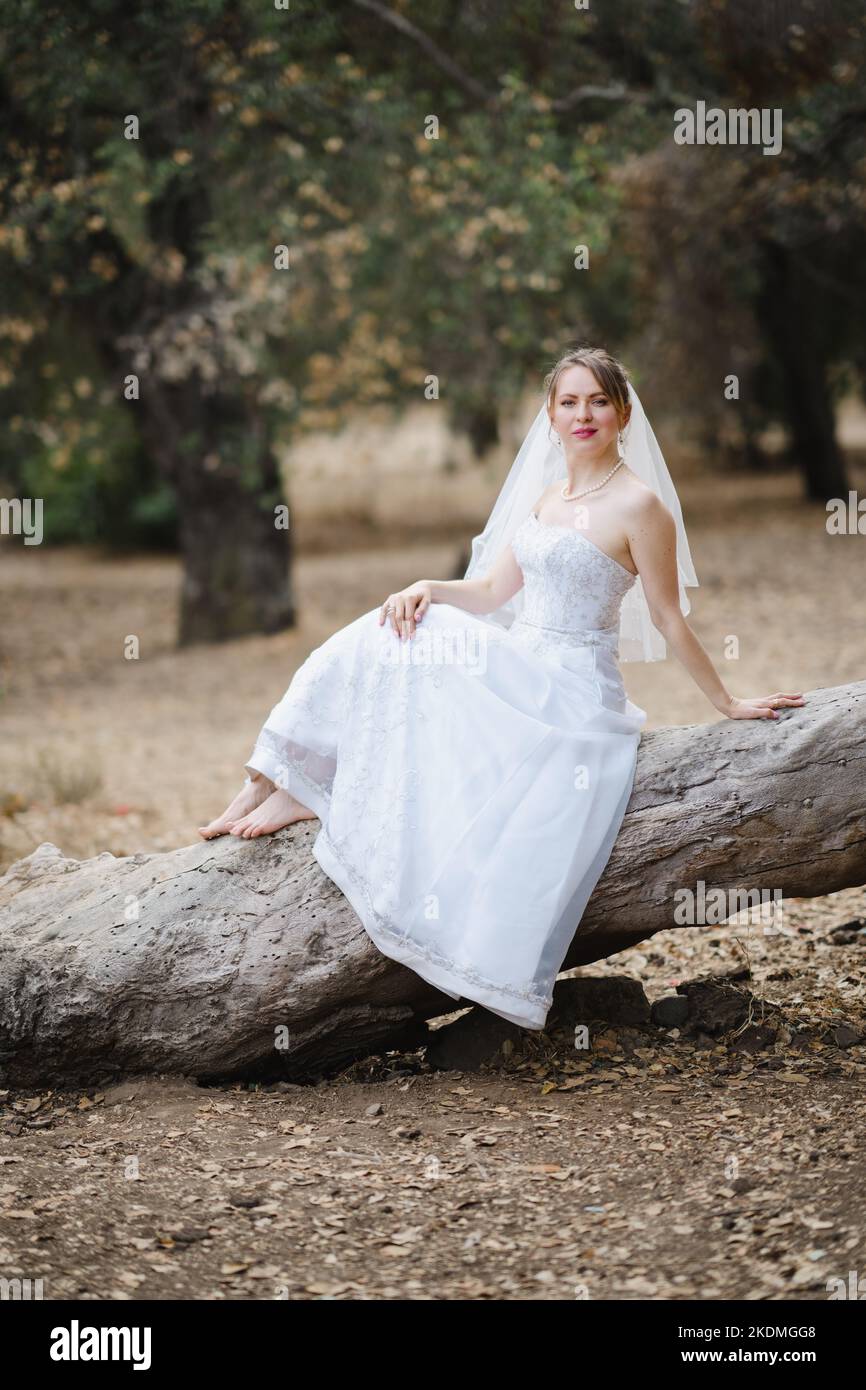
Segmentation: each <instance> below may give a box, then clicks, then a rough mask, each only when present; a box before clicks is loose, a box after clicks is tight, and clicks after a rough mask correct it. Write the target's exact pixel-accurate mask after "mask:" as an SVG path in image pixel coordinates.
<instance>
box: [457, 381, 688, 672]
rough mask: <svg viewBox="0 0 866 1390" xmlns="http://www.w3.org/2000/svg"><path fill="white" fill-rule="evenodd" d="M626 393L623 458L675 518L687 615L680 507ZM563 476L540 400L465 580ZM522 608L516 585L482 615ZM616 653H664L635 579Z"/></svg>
mask: <svg viewBox="0 0 866 1390" xmlns="http://www.w3.org/2000/svg"><path fill="white" fill-rule="evenodd" d="M628 394H629V400H630V401H631V417H630V419H629V422H628V424H627V425H626V427H625V429H624V430H623V432H622V438H623V448H624V454H625V462H626V465H627V466H628V467H629V468H631V469H632V471H633V472H634V473H636V474H637V476H638V477H639V478H641V479H642V480H643V482H645V483H646V484H647V486H648V487H650V488H652V490H653V492H655V493H656V494H657V496H659V497H660V498H661V500H662V501H663V502H664V504H665V506H666V507H667V508H668V510H669V511H670V512H671V514H672V515H673V518H674V521H675V522H676V528H677V568H678V571H679V576H678V577H679V591H680V609H681V611H682V612H683V614H686V613H688V612H689V610H690V607H691V605H690V603H689V600H688V597H687V596H686V586H687V585H688V586H689V587H690V588H694V587H695V586H697V583H698V581H697V577H696V575H695V570H694V566H693V564H692V557H691V552H690V551H689V543H688V538H687V536H686V528H685V525H684V524H683V514H682V509H681V507H680V502H679V498H678V497H677V493H676V488H675V487H674V485H673V481H672V479H671V475H670V473H669V472H668V468H667V464H666V463H665V460H664V456H663V454H662V451H661V449H660V448H659V445H658V440H657V439H656V437H655V434H654V433H653V429H652V426H651V425H650V422H649V420H648V419H647V417H646V413H645V411H644V408H643V406H642V405H641V402H640V398H639V396H638V394H637V392H636V391H635V389H634V387H633V386H632V385H631V383H629V388H628ZM565 477H566V469H565V460H564V457H563V453H562V450H561V449H560V448H559V447H558V446H557V444H556V443H555V441H554V439H553V438H552V435H551V431H550V417H549V415H548V413H547V405H546V403H543V404H542V406H541V409H540V410H539V412H538V414H537V415H536V417H535V419H534V421H533V423H532V425H531V426H530V428H529V432H528V434H527V435H526V438H525V439H524V441H523V443H522V444H521V446H520V449H519V450H518V453H517V457H516V458H515V460H514V463H513V464H512V465H511V469H510V471H509V473H508V476H507V478H506V479H505V482H504V484H503V486H502V489H501V491H500V493H499V496H498V497H497V499H496V502H495V504H494V507H493V510H492V512H491V513H490V516H489V517H488V518H487V522H486V524H485V526H484V530H483V531H482V532H481V533H480V534H479V535H477V536H475V537H474V539H473V541H472V551H471V557H470V560H469V564H468V566H467V569H466V573H465V575H464V578H466V579H477V578H479V577H480V576H482V575H484V574H486V573H487V571H488V570H489V569H490V567H491V566H492V565H493V563H494V561H495V560H496V559H497V557H498V555H499V554H500V552H501V551H502V550H503V549H504V547H505V546H506V545H508V543H509V541H510V540H511V538H512V536H513V535H514V533H515V531H516V530H517V528H518V526H520V525H521V524H522V523H523V522H524V521H525V520H526V518H527V516H528V515H529V512H530V511H531V509H532V507H533V506H534V505H535V503H536V501H537V500H538V497H539V496H540V494H541V493H542V492H543V491H544V490H545V488H546V487H548V486H549V485H550V484H551V483H553V482H555V481H556V480H557V479H559V478H563V479H564V478H565ZM522 608H523V588H522V587H521V588H520V589H518V591H517V593H516V594H515V595H514V597H513V598H511V599H509V600H508V601H507V602H506V603H503V604H502V605H501V606H500V607H499V608H497V609H494V611H493V612H492V613H485V614H484V615H483V617H484V618H486V619H487V620H488V621H490V622H493V623H496V624H498V625H499V626H500V627H506V628H507V627H510V626H511V624H512V622H513V621H514V619H515V618H516V617H518V616H519V614H520V612H521V611H522ZM619 653H620V660H621V661H661V660H662V659H663V658H664V656H665V655H666V648H665V642H664V638H663V637H662V636H661V633H659V632H658V631H657V629H656V628H654V627H653V624H652V620H651V618H650V614H649V607H648V605H647V601H646V597H645V595H644V591H643V584H642V583H641V580H640V577H638V579H637V580H636V582H635V583H634V584H633V585H632V587H631V588H630V589H629V591H628V593H627V594H626V596H625V598H624V599H623V603H622V609H621V615H620V630H619Z"/></svg>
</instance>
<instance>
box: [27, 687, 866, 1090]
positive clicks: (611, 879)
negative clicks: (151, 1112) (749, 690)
mask: <svg viewBox="0 0 866 1390" xmlns="http://www.w3.org/2000/svg"><path fill="white" fill-rule="evenodd" d="M864 748H866V682H861V683H859V684H857V685H848V686H841V687H838V688H835V689H828V690H819V691H814V692H810V693H809V695H808V696H807V703H806V705H805V706H804V707H803V708H802V709H797V710H791V711H788V712H786V713H785V714H784V715H782V716H781V717H780V718H779V719H778V720H777V721H774V722H772V723H771V722H770V721H763V720H761V721H749V722H746V721H735V722H734V721H722V722H721V723H717V724H711V725H700V726H690V727H685V728H673V729H666V730H662V731H659V732H655V733H649V734H646V735H645V736H644V738H643V739H642V740H641V745H640V753H639V758H638V767H637V775H636V779H635V786H634V790H633V794H632V797H631V800H630V803H629V807H628V811H627V813H626V816H625V819H624V822H623V825H622V828H621V831H620V834H619V837H618V839H617V841H616V844H615V846H614V850H613V853H612V855H611V858H610V861H609V863H608V865H607V868H606V870H605V872H604V874H603V876H602V878H601V879H600V881H599V883H598V885H597V887H596V890H595V893H594V894H593V896H592V898H591V900H590V903H589V905H588V908H587V911H586V913H585V914H584V917H583V919H582V921H581V923H580V928H579V930H578V931H577V933H576V935H575V938H574V942H573V944H572V946H571V949H570V950H569V952H568V955H567V958H566V961H565V967H564V968H568V967H571V966H575V965H581V964H586V963H589V962H591V961H594V960H599V959H601V958H603V957H605V956H608V955H612V954H614V953H615V952H616V951H619V950H622V949H623V948H624V947H626V946H630V945H633V944H634V943H635V942H636V941H640V940H642V939H645V938H647V937H650V936H652V935H653V934H654V933H656V932H659V931H663V930H665V929H666V928H671V927H674V926H676V921H675V918H674V907H675V898H674V895H675V894H676V893H677V891H678V890H682V889H694V888H695V887H696V884H697V882H698V880H702V881H703V882H704V883H705V884H706V887H707V890H710V889H711V888H721V889H724V890H726V891H727V890H730V889H736V888H746V889H766V890H769V891H773V890H775V889H779V890H780V891H781V892H782V893H783V895H784V897H785V898H791V897H810V896H815V895H820V894H825V893H830V892H834V891H836V890H838V889H841V888H846V887H850V886H852V885H855V884H861V883H863V882H864V881H866V777H864V761H866V753H864ZM317 832H318V823H317V822H302V823H300V824H297V825H294V826H292V827H290V828H289V829H288V830H285V831H282V832H281V833H280V834H278V835H275V836H272V837H268V838H264V839H260V840H253V841H244V840H237V839H234V838H232V837H231V836H227V837H224V838H222V839H219V840H215V841H209V842H202V843H199V844H195V845H191V846H189V847H186V848H183V849H178V850H174V851H172V852H170V853H165V854H137V855H133V856H131V857H129V858H122V859H115V858H114V857H113V856H112V855H111V854H101V855H99V856H98V857H97V858H95V859H90V860H86V861H83V862H81V863H78V862H76V861H74V860H70V859H65V858H64V857H63V855H62V854H61V852H60V850H58V849H56V848H55V847H54V846H53V845H42V846H40V848H39V849H38V850H36V851H35V852H34V853H33V854H31V855H30V856H29V857H28V858H26V859H23V860H20V861H19V862H18V863H17V864H14V865H13V866H12V868H10V870H9V871H8V873H7V874H6V875H5V877H4V878H3V879H2V880H0V1067H2V1070H3V1073H4V1079H5V1080H6V1081H7V1082H11V1083H13V1084H20V1085H52V1086H56V1085H62V1084H77V1085H80V1084H83V1083H93V1082H101V1081H103V1080H105V1079H106V1078H110V1077H111V1076H117V1075H118V1074H122V1073H130V1072H132V1073H136V1072H144V1071H162V1072H166V1071H168V1072H180V1073H184V1074H188V1075H193V1076H196V1077H199V1078H208V1077H210V1078H213V1077H224V1078H227V1077H232V1076H240V1075H246V1076H250V1075H258V1076H271V1077H273V1076H277V1075H279V1076H283V1077H285V1078H287V1079H292V1080H305V1079H311V1078H318V1077H321V1076H323V1075H327V1074H328V1073H330V1072H332V1071H333V1070H334V1069H335V1068H338V1067H340V1066H342V1065H345V1064H347V1063H348V1062H350V1061H352V1060H353V1059H355V1058H358V1057H360V1056H364V1055H367V1054H368V1053H370V1052H372V1051H376V1050H381V1049H382V1048H389V1047H396V1046H400V1045H402V1044H405V1043H407V1042H410V1041H418V1040H419V1039H420V1038H421V1037H422V1036H423V1033H424V1031H425V1026H424V1020H425V1019H426V1018H429V1017H432V1016H435V1015H436V1014H442V1013H446V1012H452V1011H453V1010H454V1009H455V1008H456V1007H458V1006H457V1005H455V1003H454V1001H453V1000H451V999H450V998H448V997H447V996H445V995H442V994H440V993H439V992H438V991H436V990H434V989H431V988H430V987H429V986H428V985H426V984H425V983H424V981H423V980H421V979H420V978H419V977H418V976H416V975H415V974H414V973H413V972H412V971H411V970H408V969H407V968H406V967H404V966H402V965H399V964H397V963H396V962H394V961H391V960H390V959H389V958H388V957H386V956H383V955H381V954H380V953H379V952H378V951H377V949H376V948H375V947H374V946H373V944H372V942H371V941H370V939H369V937H368V936H367V934H366V932H365V931H364V929H363V927H362V926H361V924H360V922H359V921H358V919H357V917H356V916H355V914H354V912H353V910H352V909H351V907H350V906H349V904H348V902H347V901H346V899H345V898H344V897H343V896H342V894H341V893H340V892H339V890H338V889H337V888H336V887H335V885H334V884H333V883H332V882H331V880H330V879H328V878H327V877H326V875H325V874H323V873H322V871H321V870H320V868H319V866H318V864H317V863H316V861H315V860H314V859H313V857H312V855H311V853H310V849H311V845H312V843H313V841H314V839H315V836H316V834H317ZM527 891H531V885H527ZM759 929H760V928H759ZM694 930H700V927H695V928H694ZM779 940H780V942H783V941H784V937H780V938H779ZM780 954H781V946H780ZM467 1002H469V1001H467Z"/></svg>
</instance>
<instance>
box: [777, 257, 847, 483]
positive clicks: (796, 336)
mask: <svg viewBox="0 0 866 1390" xmlns="http://www.w3.org/2000/svg"><path fill="white" fill-rule="evenodd" d="M813 301H814V289H813V288H812V285H811V282H810V281H809V280H808V279H807V278H806V276H805V275H804V273H803V271H802V269H801V267H800V266H799V265H798V261H797V256H796V254H795V253H794V252H792V251H790V250H789V249H788V247H786V246H782V245H780V244H779V243H777V242H772V241H767V242H765V243H764V282H763V284H762V286H761V292H760V294H759V295H758V298H757V303H756V310H757V316H758V321H759V323H760V325H761V329H762V332H763V335H764V338H765V340H766V344H767V350H768V354H769V356H770V358H771V359H772V360H773V361H774V363H775V364H776V366H777V368H778V372H779V376H780V382H781V387H782V396H783V405H784V410H785V423H786V424H787V426H788V427H789V429H790V431H791V455H792V458H793V460H794V462H795V463H796V464H797V465H798V467H800V468H801V469H802V471H803V475H804V477H805V480H806V492H807V495H808V496H809V497H810V498H812V499H813V500H815V501H818V502H826V501H828V499H829V498H831V497H847V495H848V480H847V476H846V471H845V460H844V458H843V457H842V451H841V450H840V448H839V445H838V443H837V441H836V423H835V414H834V408H833V400H832V395H831V392H830V387H829V382H828V379H827V364H826V360H825V353H824V350H823V347H822V345H821V342H820V339H819V335H818V330H817V328H816V324H818V323H820V322H822V321H823V318H824V315H823V312H822V310H821V308H820V306H819V305H817V304H816V303H814V302H813Z"/></svg>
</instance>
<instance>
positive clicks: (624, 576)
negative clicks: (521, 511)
mask: <svg viewBox="0 0 866 1390" xmlns="http://www.w3.org/2000/svg"><path fill="white" fill-rule="evenodd" d="M511 548H512V550H513V551H514V554H515V556H516V559H517V563H518V564H519V565H520V568H521V570H522V571H523V578H524V593H523V608H522V612H521V614H520V616H519V617H518V618H517V619H515V621H514V623H512V625H511V628H510V629H509V631H510V633H511V635H512V637H513V639H514V640H519V641H529V642H530V643H533V642H534V643H536V644H537V643H538V642H539V641H540V642H541V643H542V645H543V646H545V647H552V646H555V645H568V646H580V645H586V644H589V645H593V644H597V645H604V646H607V647H611V648H613V649H614V650H615V649H616V644H617V638H618V635H619V611H620V606H621V604H622V601H623V598H624V597H625V595H626V594H627V593H628V591H629V589H630V588H631V586H632V585H633V584H634V582H635V576H634V575H633V574H632V573H631V572H630V571H629V570H627V569H626V568H625V567H624V566H623V565H621V564H620V563H619V561H618V560H614V559H613V557H612V556H610V555H608V554H606V552H605V551H603V550H601V549H600V548H599V546H597V545H596V544H595V543H594V542H593V541H591V540H589V539H588V538H587V537H586V536H585V535H584V534H583V533H582V532H581V531H580V530H578V529H577V528H576V527H573V526H551V525H549V524H548V523H546V522H543V521H539V520H538V517H537V516H536V515H535V513H534V512H530V513H529V516H528V517H527V518H526V520H525V521H524V522H523V523H522V525H521V526H519V527H518V529H517V531H516V532H515V533H514V536H513V537H512V541H511Z"/></svg>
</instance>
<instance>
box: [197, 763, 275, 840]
mask: <svg viewBox="0 0 866 1390" xmlns="http://www.w3.org/2000/svg"><path fill="white" fill-rule="evenodd" d="M273 789H274V784H273V782H271V781H270V779H269V778H267V777H265V776H263V775H262V774H261V773H259V775H258V776H257V777H254V778H253V779H252V781H250V782H245V783H244V785H243V786H242V787H241V789H240V791H239V792H238V794H237V796H236V797H235V799H234V801H230V802H229V804H228V806H227V807H226V809H225V810H224V811H223V813H222V815H221V816H217V818H216V820H212V821H211V823H210V825H200V826H199V828H198V833H199V835H201V837H202V839H203V840H212V839H214V837H215V836H217V835H227V834H228V832H229V831H230V830H231V828H232V826H233V825H234V823H235V821H236V820H239V819H240V817H241V816H248V815H249V813H250V811H254V810H255V809H256V807H257V806H261V804H262V802H263V801H266V800H267V798H268V797H269V796H270V794H271V792H272V791H273Z"/></svg>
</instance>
